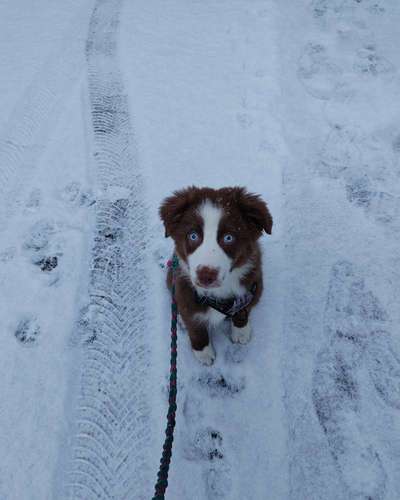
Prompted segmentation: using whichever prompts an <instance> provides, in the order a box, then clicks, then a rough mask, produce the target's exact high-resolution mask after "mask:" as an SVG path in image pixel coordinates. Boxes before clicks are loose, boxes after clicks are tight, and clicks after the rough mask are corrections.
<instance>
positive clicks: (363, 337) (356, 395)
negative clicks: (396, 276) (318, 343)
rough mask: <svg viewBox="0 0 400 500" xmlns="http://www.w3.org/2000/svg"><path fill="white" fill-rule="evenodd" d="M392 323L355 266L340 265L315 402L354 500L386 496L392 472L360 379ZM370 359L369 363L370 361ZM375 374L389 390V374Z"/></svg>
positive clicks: (327, 318)
mask: <svg viewBox="0 0 400 500" xmlns="http://www.w3.org/2000/svg"><path fill="white" fill-rule="evenodd" d="M386 319H387V318H386V312H385V311H384V310H383V308H382V306H381V305H380V304H379V302H378V300H377V298H376V297H375V296H374V295H373V294H372V292H370V291H369V290H368V289H366V286H365V284H364V280H363V278H362V276H360V275H359V273H357V272H356V270H355V269H354V266H353V265H352V264H350V263H349V262H346V261H343V262H342V261H341V262H338V263H336V264H335V265H334V266H333V268H332V272H331V279H330V286H329V293H328V301H327V307H326V311H325V329H326V332H327V337H328V339H329V344H328V345H326V346H325V347H324V348H323V349H322V350H321V351H320V353H319V355H318V357H317V361H316V366H315V369H314V376H313V402H314V406H315V411H316V413H317V416H318V420H319V423H320V425H321V427H322V428H323V430H324V432H325V435H326V438H327V441H328V444H329V448H330V451H331V453H332V455H333V457H334V459H335V461H336V463H337V466H338V468H339V470H340V474H341V475H342V478H343V481H344V483H345V485H346V487H347V488H348V491H349V493H350V497H351V498H364V499H370V500H382V499H384V498H386V489H387V482H388V478H387V473H386V471H385V468H384V466H383V463H382V459H381V457H380V453H379V452H378V451H377V450H376V449H375V446H374V441H373V439H371V438H370V436H369V435H368V432H367V431H366V429H365V428H364V425H363V419H362V402H361V385H362V381H361V380H360V370H361V368H362V364H363V361H364V358H365V353H366V352H368V351H370V350H371V347H372V351H374V349H373V346H374V344H376V343H377V342H378V343H381V342H380V338H385V337H386V334H385V333H384V332H383V331H382V330H381V329H382V326H384V325H385V321H386ZM379 354H381V353H379ZM375 359H384V358H383V356H378V357H377V358H375ZM366 361H367V364H368V365H369V364H370V363H368V357H367V359H366ZM374 375H375V380H374V381H376V382H375V384H376V385H378V386H379V384H380V385H382V386H383V385H384V383H385V382H386V380H385V374H380V373H379V372H378V371H375V372H374ZM382 382H383V383H382ZM388 392H390V390H389V391H388ZM364 404H365V403H364Z"/></svg>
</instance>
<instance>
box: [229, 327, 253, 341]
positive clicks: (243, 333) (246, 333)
mask: <svg viewBox="0 0 400 500" xmlns="http://www.w3.org/2000/svg"><path fill="white" fill-rule="evenodd" d="M250 339H251V325H250V323H247V325H246V326H244V327H242V328H238V327H237V326H235V325H232V332H231V340H232V342H233V343H234V344H247V343H248V342H250Z"/></svg>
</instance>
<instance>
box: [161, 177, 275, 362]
mask: <svg viewBox="0 0 400 500" xmlns="http://www.w3.org/2000/svg"><path fill="white" fill-rule="evenodd" d="M159 213H160V217H161V219H162V221H163V222H164V226H165V236H166V237H168V236H170V237H172V238H173V240H174V242H175V250H174V253H175V255H176V256H177V257H178V260H179V267H178V269H177V271H176V292H175V293H176V301H177V305H178V312H179V314H180V316H181V318H182V320H183V322H184V324H185V326H186V328H187V331H188V334H189V337H190V341H191V345H192V349H193V353H194V354H195V356H196V357H197V359H198V360H199V361H200V362H201V363H203V364H205V365H211V364H212V363H213V362H214V360H215V351H214V349H213V346H212V344H211V343H210V337H209V331H210V328H211V327H213V326H216V325H218V324H219V323H221V322H222V321H224V320H225V319H228V320H230V321H231V322H232V330H231V340H232V341H233V342H238V343H240V344H246V343H247V342H249V340H250V337H251V326H250V322H249V313H250V311H251V309H252V308H253V307H254V306H255V305H256V304H257V302H258V301H259V299H260V296H261V293H262V290H263V277H262V268H261V252H260V247H259V244H258V239H259V238H260V236H261V235H262V233H263V231H265V232H266V233H267V234H271V230H272V217H271V214H270V212H269V210H268V208H267V205H266V203H264V201H262V199H261V198H260V197H259V196H258V195H255V194H252V193H249V192H247V190H246V189H245V188H243V187H226V188H222V189H211V188H207V187H205V188H197V187H194V186H192V187H188V188H186V189H182V190H179V191H175V192H174V194H173V196H170V197H168V198H166V199H165V200H164V202H163V203H162V205H161V206H160V209H159ZM167 284H168V287H169V288H171V285H172V270H171V269H170V270H169V272H168V276H167Z"/></svg>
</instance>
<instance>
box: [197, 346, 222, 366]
mask: <svg viewBox="0 0 400 500" xmlns="http://www.w3.org/2000/svg"><path fill="white" fill-rule="evenodd" d="M192 351H193V354H194V355H195V356H196V358H197V359H198V360H199V361H200V363H201V364H203V365H207V366H211V365H212V364H213V363H214V361H215V358H216V355H215V351H214V348H213V346H212V345H211V344H208V345H206V346H205V347H204V349H201V350H200V351H196V350H195V349H192Z"/></svg>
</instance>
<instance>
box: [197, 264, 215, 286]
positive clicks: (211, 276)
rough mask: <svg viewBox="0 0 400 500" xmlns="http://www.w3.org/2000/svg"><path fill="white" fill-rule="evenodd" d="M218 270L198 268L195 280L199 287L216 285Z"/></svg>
mask: <svg viewBox="0 0 400 500" xmlns="http://www.w3.org/2000/svg"><path fill="white" fill-rule="evenodd" d="M217 278H218V269H216V268H215V267H208V266H201V267H200V266H199V267H198V268H197V280H198V282H199V284H200V285H201V286H204V287H209V286H212V285H214V284H215V283H216V281H217Z"/></svg>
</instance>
